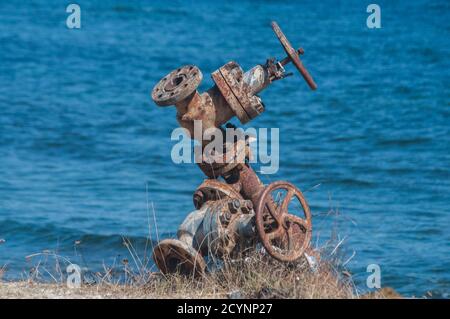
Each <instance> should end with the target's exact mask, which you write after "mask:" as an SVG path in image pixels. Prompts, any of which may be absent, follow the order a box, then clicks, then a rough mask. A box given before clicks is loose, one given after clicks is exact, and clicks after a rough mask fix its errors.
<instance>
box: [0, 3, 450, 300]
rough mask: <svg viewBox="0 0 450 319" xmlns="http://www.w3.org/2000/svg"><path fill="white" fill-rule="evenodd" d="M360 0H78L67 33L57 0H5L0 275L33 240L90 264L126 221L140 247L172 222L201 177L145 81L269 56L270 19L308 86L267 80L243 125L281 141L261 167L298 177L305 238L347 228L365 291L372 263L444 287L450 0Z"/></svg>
mask: <svg viewBox="0 0 450 319" xmlns="http://www.w3.org/2000/svg"><path fill="white" fill-rule="evenodd" d="M371 2H372V1H371ZM371 2H368V1H339V2H338V1H331V0H329V1H293V2H289V3H287V2H286V3H280V2H276V1H262V2H259V1H248V0H242V1H231V2H229V1H227V2H217V1H214V2H213V1H195V2H190V1H171V2H170V3H166V2H163V1H161V2H158V1H112V0H107V1H97V2H92V1H84V0H83V1H81V0H79V1H77V3H78V4H79V5H80V7H81V21H82V22H81V23H82V25H81V29H79V30H69V29H68V28H67V27H66V24H65V20H66V17H67V16H68V14H67V13H66V12H65V8H66V6H67V5H68V3H66V2H64V1H18V0H11V1H1V2H0V239H4V243H2V244H0V268H1V267H2V266H3V265H5V269H6V273H5V275H4V276H5V277H6V278H9V279H17V278H22V277H24V276H27V273H28V271H29V269H30V267H32V266H33V265H35V263H36V262H38V261H39V258H40V257H39V256H38V257H35V258H25V257H26V256H29V255H31V254H34V253H39V252H42V251H45V250H50V251H56V252H57V253H58V254H59V255H61V256H65V257H67V258H69V259H71V260H75V261H80V259H81V261H80V262H82V263H83V265H84V266H86V267H89V268H90V269H93V270H96V269H100V268H101V267H102V264H103V263H105V264H112V263H114V261H115V260H116V261H117V260H120V259H121V258H129V254H128V251H127V249H126V247H124V245H123V239H122V236H125V237H128V238H130V240H131V241H132V242H133V243H134V245H135V246H136V247H137V249H138V250H139V253H140V254H141V253H142V252H143V247H145V243H146V238H147V237H148V236H150V238H151V239H153V240H157V239H158V238H161V237H167V236H170V235H173V234H174V233H175V231H176V229H177V226H178V225H179V223H180V222H181V221H182V220H183V218H184V217H185V216H186V214H187V213H188V212H190V211H191V210H193V205H192V192H193V191H194V190H195V188H196V187H197V186H198V185H199V184H200V183H201V181H202V179H203V176H202V174H201V172H200V170H199V169H198V168H197V167H196V165H189V164H183V165H176V164H174V163H173V162H172V161H171V157H170V152H171V148H172V146H173V145H174V142H172V141H171V140H170V134H171V131H172V129H173V128H175V127H177V122H176V120H175V109H174V108H165V109H162V108H158V107H157V106H156V105H155V104H154V103H153V102H152V101H151V99H150V91H151V89H152V87H153V86H154V84H155V83H156V82H157V81H159V79H160V78H161V77H162V76H164V75H165V74H167V73H168V72H169V71H171V70H172V69H174V68H177V67H178V66H181V65H184V64H196V65H198V66H199V67H200V69H201V70H202V71H203V74H204V80H203V82H202V85H201V90H205V89H207V88H208V87H209V86H211V85H212V80H211V79H210V77H209V74H210V73H211V72H212V71H214V70H215V69H217V68H218V67H220V66H221V65H223V64H225V63H226V62H228V61H230V60H235V61H237V62H239V63H240V64H241V65H242V66H243V67H244V68H245V69H249V68H250V67H252V66H253V65H255V64H257V63H264V62H265V60H266V58H268V57H271V56H275V57H279V58H281V57H282V56H283V51H282V49H281V47H280V45H279V43H278V41H277V39H276V38H275V36H274V34H273V33H272V30H271V29H270V24H269V23H270V21H271V20H276V21H277V22H278V23H279V25H280V26H281V27H282V29H283V31H284V32H285V33H286V34H287V36H288V37H289V39H290V40H291V42H292V43H293V44H299V45H302V46H303V48H304V49H305V51H306V53H305V55H304V58H303V60H304V63H305V64H306V65H307V67H308V68H309V70H310V71H311V73H312V74H313V76H314V78H315V80H316V82H317V83H318V87H319V88H318V90H317V91H316V92H312V91H310V90H309V89H308V87H307V86H306V84H305V83H304V81H303V79H302V78H301V77H300V76H298V74H295V76H293V77H290V78H288V79H285V80H282V81H279V82H277V83H275V84H273V85H272V86H271V87H270V88H268V89H267V90H266V91H264V92H263V93H262V98H263V100H264V102H265V105H266V112H265V113H264V114H262V115H261V116H260V117H259V118H257V119H255V120H254V121H252V122H251V123H249V125H252V126H253V127H256V128H258V127H278V128H279V129H280V155H281V156H280V157H281V159H280V169H279V171H278V173H277V174H276V175H268V176H262V179H263V181H264V182H265V183H269V182H271V181H274V180H283V179H285V180H289V181H291V182H293V183H295V184H296V185H297V186H298V187H299V188H300V189H302V190H303V191H304V192H305V196H306V197H307V200H308V202H309V204H310V206H311V208H312V212H313V214H314V232H315V236H316V238H315V242H316V241H317V242H318V243H319V244H321V243H324V242H325V241H327V239H329V238H330V236H331V234H332V231H333V230H334V231H336V232H337V233H338V234H339V236H340V239H345V240H344V241H343V247H345V249H346V251H348V256H349V258H350V257H351V256H352V255H353V257H352V258H351V260H350V261H349V263H348V265H347V266H348V267H349V269H350V271H351V272H352V273H353V274H355V278H356V282H357V285H358V287H359V288H360V289H361V290H362V291H364V290H367V288H366V287H365V278H366V277H367V275H369V273H367V272H366V267H367V265H369V264H372V263H375V264H379V265H380V267H381V271H382V277H381V279H382V285H383V286H392V287H394V288H395V289H396V290H398V291H399V292H400V293H402V294H406V295H408V296H411V295H414V296H423V295H425V294H426V293H427V292H431V295H432V296H434V297H449V291H450V231H449V229H450V72H449V69H450V59H449V56H450V46H449V44H450V43H449V42H450V40H449V39H450V3H449V2H448V1H446V0H442V1H425V0H423V1H406V0H405V1H400V0H399V1H378V2H377V3H378V4H379V5H380V7H381V18H382V28H381V29H368V28H367V27H366V18H367V16H368V13H366V7H367V5H368V4H369V3H371ZM292 71H293V70H292ZM294 72H295V71H294ZM155 220H156V222H157V223H156V225H155ZM149 234H150V235H149ZM157 234H158V237H157ZM75 241H81V244H79V245H75V244H74V243H75ZM144 254H145V252H144ZM36 258H37V260H36Z"/></svg>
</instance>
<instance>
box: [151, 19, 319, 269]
mask: <svg viewBox="0 0 450 319" xmlns="http://www.w3.org/2000/svg"><path fill="white" fill-rule="evenodd" d="M272 29H273V31H274V32H275V34H276V36H277V38H278V40H279V41H280V43H281V45H282V47H283V49H284V51H285V52H286V53H287V56H286V57H285V58H284V59H282V60H280V61H277V60H276V59H275V58H271V59H268V60H267V61H266V63H265V64H264V65H256V66H255V67H253V68H252V69H251V70H249V71H247V72H245V73H244V72H243V70H242V68H241V67H240V66H239V64H237V63H236V62H233V61H232V62H228V63H227V64H225V65H224V66H222V67H220V68H219V69H218V70H216V71H214V72H213V73H212V79H213V81H214V83H215V85H214V86H213V87H211V88H210V89H208V90H207V91H206V92H204V93H202V94H200V93H199V92H198V91H197V88H198V86H199V84H200V82H201V80H202V73H201V71H200V70H199V69H198V68H197V67H196V66H194V65H186V66H183V67H180V68H178V69H176V70H174V71H172V72H171V73H169V74H168V75H166V76H165V77H164V78H162V79H161V80H160V81H159V83H158V84H156V86H155V87H154V88H153V90H152V94H151V96H152V99H153V101H154V102H155V103H156V104H157V105H159V106H169V105H175V107H176V109H177V120H178V123H179V124H180V126H181V127H183V128H185V129H186V130H187V132H188V133H189V134H190V137H191V138H195V134H194V122H195V121H201V124H202V126H201V127H202V134H203V132H205V131H206V130H207V129H219V130H223V127H222V126H223V125H225V124H227V122H228V121H229V120H230V119H231V118H233V117H234V116H236V117H237V118H238V119H239V121H240V122H241V123H242V124H245V123H247V122H249V121H250V120H252V119H254V118H255V117H257V116H258V115H259V114H261V113H262V112H263V111H264V104H263V103H262V101H261V99H260V97H259V96H258V95H257V94H258V93H259V92H261V91H262V90H264V89H265V88H266V87H268V86H269V85H270V84H271V83H272V82H274V81H276V80H279V79H282V78H284V77H286V76H288V75H290V74H289V73H286V70H285V68H284V67H285V66H286V65H287V64H288V63H290V62H292V63H293V64H294V66H295V67H296V68H297V70H298V71H299V72H300V74H301V75H302V76H303V78H304V79H305V81H306V82H307V84H308V85H309V87H310V88H311V89H312V90H315V89H316V88H317V86H316V84H315V82H314V80H313V78H312V77H311V75H310V74H309V72H308V71H307V69H306V68H305V67H304V65H303V63H302V62H301V60H300V58H299V55H302V54H304V51H303V49H301V48H300V49H298V50H295V49H294V48H293V47H292V46H291V44H290V43H289V41H288V40H287V38H286V36H285V35H284V34H283V32H282V31H281V29H280V27H279V26H278V24H277V23H276V22H272ZM229 125H230V124H227V127H228V126H229ZM201 142H202V143H203V144H202V147H205V145H204V142H203V141H201ZM225 149H227V151H226V152H224V154H220V155H218V156H217V157H215V158H214V157H213V160H212V161H211V160H208V161H206V160H203V161H202V162H200V163H198V165H199V167H200V169H201V170H202V171H203V173H204V174H205V175H206V176H207V177H208V178H207V179H206V180H205V181H204V182H203V183H202V184H201V185H200V186H199V187H198V188H197V190H196V191H195V193H194V206H195V208H196V210H194V211H193V212H192V213H190V214H189V215H188V216H187V217H186V219H185V220H184V222H183V223H182V224H181V225H180V227H179V229H178V232H177V237H178V239H165V240H162V241H160V242H159V243H158V245H157V246H156V247H155V248H154V250H153V259H154V261H155V263H156V265H157V266H158V268H159V269H160V270H161V271H162V272H163V273H173V272H181V273H184V274H193V275H201V274H202V273H204V272H205V270H206V268H207V266H206V261H205V258H204V257H206V256H209V257H214V258H224V257H230V258H234V257H237V256H239V255H240V254H242V253H243V252H245V251H247V250H248V249H250V248H252V247H255V245H257V244H258V243H261V244H262V245H263V247H264V248H265V250H266V251H267V253H268V254H269V255H270V256H272V257H273V258H275V259H277V260H279V261H283V262H293V261H295V260H297V259H299V258H300V257H301V256H302V255H303V254H305V253H307V252H309V251H310V248H309V244H310V241H311V232H312V222H311V213H310V210H309V207H308V204H307V202H306V200H305V198H304V197H303V194H302V193H301V191H300V190H299V189H298V188H296V187H295V186H294V185H293V184H291V183H288V182H282V181H279V182H274V183H272V184H270V185H268V186H265V185H264V184H263V183H262V182H261V180H260V179H259V177H258V176H257V174H256V172H255V171H254V170H253V169H252V168H251V166H250V164H249V162H248V159H249V157H250V151H249V145H248V141H247V140H244V141H242V140H236V141H235V145H234V147H233V148H232V149H231V150H228V148H226V143H225V141H224V150H225ZM230 153H231V154H230ZM240 154H244V156H245V159H246V160H245V161H244V162H240V161H223V158H224V156H230V157H231V158H237V157H238V156H239V155H240ZM214 159H215V160H214ZM293 203H294V204H295V203H296V205H293ZM296 212H297V214H295V213H296ZM311 254H312V253H311Z"/></svg>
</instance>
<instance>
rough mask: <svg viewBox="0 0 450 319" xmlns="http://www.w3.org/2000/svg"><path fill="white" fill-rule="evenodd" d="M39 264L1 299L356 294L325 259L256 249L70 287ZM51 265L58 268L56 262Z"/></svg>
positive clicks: (103, 276) (0, 290) (0, 289)
mask: <svg viewBox="0 0 450 319" xmlns="http://www.w3.org/2000/svg"><path fill="white" fill-rule="evenodd" d="M44 267H45V265H43V264H41V265H39V266H38V267H34V269H33V272H31V275H30V276H29V278H28V279H26V280H24V281H21V282H14V283H2V284H0V298H356V297H357V296H356V295H355V293H354V290H353V289H352V287H353V286H352V283H351V281H350V280H344V279H343V278H341V276H338V274H337V272H336V271H335V270H333V267H331V266H330V264H329V263H323V264H322V265H320V266H319V267H318V269H316V270H315V271H313V270H312V269H311V268H310V267H309V265H308V263H307V262H306V260H301V261H300V262H298V263H296V264H284V263H280V262H277V261H276V260H274V259H272V258H270V257H268V256H266V255H264V254H262V253H261V252H257V251H254V252H252V253H250V254H249V255H248V256H247V257H245V258H242V259H240V260H227V261H225V262H223V263H222V264H221V265H220V267H218V268H217V269H216V270H215V271H211V272H209V273H207V274H205V275H204V276H203V277H200V278H193V277H189V276H183V275H179V274H173V275H162V274H161V273H157V272H152V271H149V270H148V269H139V270H138V271H133V270H132V268H131V267H130V265H128V264H124V265H123V268H122V272H121V273H122V274H125V275H126V276H125V277H122V278H125V281H122V282H119V281H118V280H117V279H115V278H116V277H114V276H113V272H112V269H111V268H110V269H108V271H106V272H105V273H96V274H94V277H95V278H94V280H91V281H90V282H91V283H90V284H88V283H86V282H84V284H83V285H82V287H81V288H78V289H70V288H67V286H66V285H65V275H64V274H62V273H58V274H52V275H51V278H54V282H53V283H51V284H49V283H44V282H41V281H40V278H41V277H40V276H39V274H45V273H50V272H49V270H48V269H46V268H44ZM54 269H61V267H60V265H58V266H57V267H55V268H54Z"/></svg>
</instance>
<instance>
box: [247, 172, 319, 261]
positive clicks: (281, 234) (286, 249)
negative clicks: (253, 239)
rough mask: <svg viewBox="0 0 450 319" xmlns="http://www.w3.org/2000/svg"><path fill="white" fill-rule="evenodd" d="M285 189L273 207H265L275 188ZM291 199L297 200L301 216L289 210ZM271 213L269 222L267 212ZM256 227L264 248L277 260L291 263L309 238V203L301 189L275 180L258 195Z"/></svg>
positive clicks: (298, 255) (278, 189) (306, 245)
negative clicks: (280, 199) (274, 207)
mask: <svg viewBox="0 0 450 319" xmlns="http://www.w3.org/2000/svg"><path fill="white" fill-rule="evenodd" d="M281 190H283V191H285V192H286V194H285V196H284V197H283V199H282V201H281V202H280V203H278V204H277V205H276V209H275V210H272V209H267V206H268V205H271V204H272V203H273V198H276V196H273V193H274V192H275V191H281ZM293 199H296V200H297V201H298V202H299V203H300V207H301V213H302V215H303V218H302V217H300V216H298V215H294V214H291V213H290V212H289V204H290V203H291V201H292V200H293ZM267 211H269V212H270V216H271V218H272V221H270V222H268V220H267V214H266V212H267ZM256 228H257V230H258V234H259V237H260V239H261V242H262V244H263V246H264V248H265V249H266V250H267V252H268V253H269V254H270V255H271V256H272V257H274V258H275V259H278V260H280V261H285V262H290V261H295V260H297V259H298V258H300V257H301V256H302V255H303V253H304V252H305V250H306V249H307V248H308V246H309V243H310V241H311V234H312V222H311V212H310V210H309V206H308V204H307V203H306V200H305V198H304V197H303V194H302V192H301V191H300V190H299V189H298V188H296V187H295V186H294V185H292V184H291V183H288V182H283V181H279V182H274V183H272V184H270V185H269V186H267V187H266V188H265V189H264V191H263V192H262V194H261V197H260V199H259V201H258V205H257V206H256Z"/></svg>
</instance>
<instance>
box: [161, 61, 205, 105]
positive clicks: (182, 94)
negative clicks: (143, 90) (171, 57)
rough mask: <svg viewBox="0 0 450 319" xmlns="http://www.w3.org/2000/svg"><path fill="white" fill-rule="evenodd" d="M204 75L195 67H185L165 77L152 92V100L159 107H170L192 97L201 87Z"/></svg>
mask: <svg viewBox="0 0 450 319" xmlns="http://www.w3.org/2000/svg"><path fill="white" fill-rule="evenodd" d="M202 78H203V75H202V72H201V71H200V69H199V68H198V67H196V66H195V65H185V66H183V67H181V68H178V69H176V70H173V71H172V72H170V73H169V74H167V75H166V76H165V77H163V78H162V79H161V80H160V81H159V82H158V84H156V85H155V87H154V88H153V90H152V99H153V101H155V103H156V104H157V105H159V106H169V105H174V104H175V103H178V102H180V101H182V100H184V99H185V98H187V97H188V96H190V95H191V94H192V93H193V92H194V91H195V90H196V89H197V87H198V86H199V85H200V82H201V81H202Z"/></svg>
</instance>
